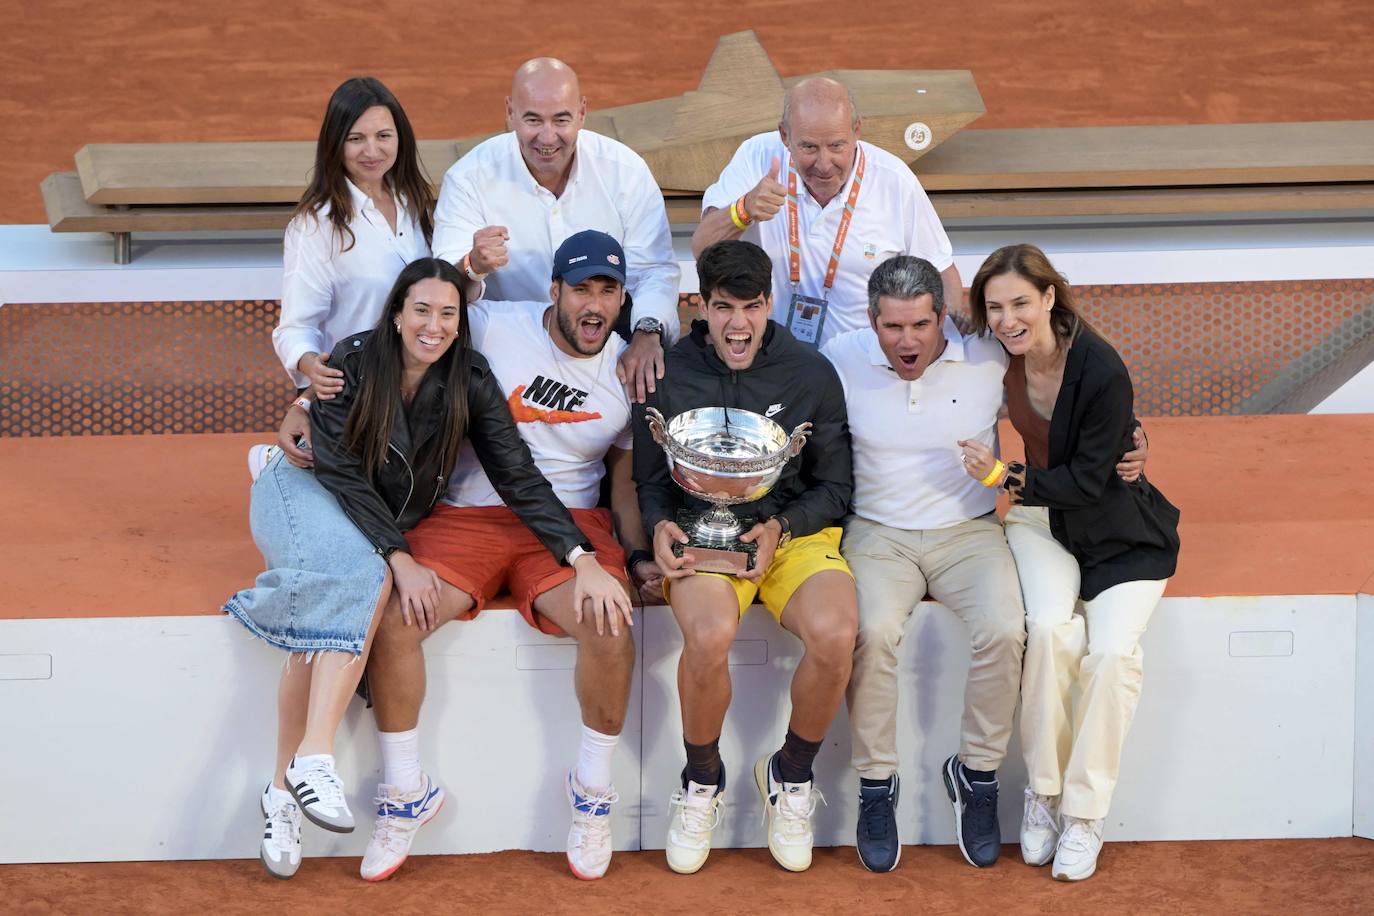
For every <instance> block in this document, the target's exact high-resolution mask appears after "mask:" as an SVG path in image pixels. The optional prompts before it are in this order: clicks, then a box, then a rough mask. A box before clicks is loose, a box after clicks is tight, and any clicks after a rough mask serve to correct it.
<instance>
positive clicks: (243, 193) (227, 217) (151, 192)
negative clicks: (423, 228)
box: [43, 121, 1374, 263]
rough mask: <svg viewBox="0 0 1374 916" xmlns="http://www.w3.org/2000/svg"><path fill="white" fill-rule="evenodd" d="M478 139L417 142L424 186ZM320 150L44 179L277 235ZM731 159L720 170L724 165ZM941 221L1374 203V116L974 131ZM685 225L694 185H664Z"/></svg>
mask: <svg viewBox="0 0 1374 916" xmlns="http://www.w3.org/2000/svg"><path fill="white" fill-rule="evenodd" d="M481 139H482V138H470V139H468V140H464V141H456V140H433V141H421V144H420V145H421V156H422V159H423V160H424V163H425V167H426V170H427V171H428V173H429V175H430V178H431V179H432V180H433V181H435V182H436V185H437V183H438V182H439V181H441V179H442V176H443V174H444V172H445V171H447V169H448V167H449V166H450V165H451V164H452V163H453V162H454V161H455V160H456V159H457V157H458V156H459V155H460V154H461V153H463V152H465V151H466V150H467V149H468V148H470V147H471V146H473V145H475V144H476V143H477V142H479V141H480V140H481ZM311 156H312V145H311V144H309V143H306V142H297V143H282V142H271V143H170V144H92V145H89V146H86V147H84V148H82V150H81V151H80V152H79V153H78V154H77V156H76V164H77V172H76V173H55V174H53V175H50V176H48V178H47V179H45V180H44V182H43V199H44V204H45V205H46V207H47V212H48V222H49V225H50V227H51V228H52V230H53V231H54V232H92V231H98V232H109V233H111V234H112V235H114V236H115V239H116V247H115V260H116V261H117V262H118V263H128V258H129V236H130V235H131V234H132V233H134V232H185V231H230V230H242V229H256V230H263V229H280V228H283V227H284V226H285V225H286V222H287V220H288V219H289V217H290V212H291V205H292V204H294V203H295V201H296V200H298V199H299V197H300V195H301V193H302V192H303V191H304V189H305V184H306V176H307V173H308V171H309V167H310V163H311ZM721 165H722V166H723V165H724V163H723V162H722V163H721ZM917 171H918V173H919V175H920V177H921V181H922V184H923V185H924V186H925V188H926V189H927V191H928V192H929V193H930V197H931V200H932V202H933V203H934V205H935V209H936V211H937V212H938V213H939V214H940V216H941V218H943V219H975V218H982V219H998V218H1024V217H1032V218H1034V217H1039V218H1056V217H1134V216H1147V215H1148V216H1160V215H1194V214H1202V213H1226V214H1240V213H1255V212H1294V211H1324V212H1350V211H1356V210H1368V209H1374V121H1327V122H1313V123H1295V124H1233V125H1181V126H1177V125H1176V126H1156V127H1091V128H1052V129H1020V130H965V131H962V132H960V133H958V134H956V135H955V136H953V137H951V138H950V139H949V140H947V141H945V142H944V143H943V144H942V145H941V146H939V147H938V148H937V149H935V150H933V151H932V152H931V153H929V154H928V155H926V156H924V157H923V158H922V159H920V160H919V162H918V168H917ZM666 195H667V196H666V198H665V199H666V202H667V205H668V219H669V222H671V223H674V224H679V225H691V224H693V223H695V222H696V221H697V219H698V218H699V214H700V207H701V200H700V196H699V194H697V193H696V192H680V191H672V190H669V191H667V192H666Z"/></svg>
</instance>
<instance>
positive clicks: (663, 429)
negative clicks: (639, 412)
mask: <svg viewBox="0 0 1374 916" xmlns="http://www.w3.org/2000/svg"><path fill="white" fill-rule="evenodd" d="M644 415H645V416H646V417H647V418H648V420H649V435H651V436H653V437H654V441H655V442H657V443H658V444H659V445H665V444H666V440H667V438H668V427H667V423H666V422H665V421H664V419H663V414H661V413H659V412H658V411H657V410H655V409H654V408H652V407H648V408H645V410H644Z"/></svg>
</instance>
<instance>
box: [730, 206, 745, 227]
mask: <svg viewBox="0 0 1374 916" xmlns="http://www.w3.org/2000/svg"><path fill="white" fill-rule="evenodd" d="M738 206H739V205H738V204H731V205H730V222H732V223H734V224H735V228H736V229H738V230H739V231H740V232H743V231H744V230H745V229H748V228H749V224H748V223H746V222H745V221H744V220H742V219H740V218H739V210H738V209H737V208H738Z"/></svg>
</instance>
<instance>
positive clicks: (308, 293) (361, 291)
mask: <svg viewBox="0 0 1374 916" xmlns="http://www.w3.org/2000/svg"><path fill="white" fill-rule="evenodd" d="M344 180H345V181H347V182H348V191H349V193H350V194H351V195H352V197H353V221H352V222H351V223H349V224H348V225H349V228H350V229H352V230H353V247H352V248H350V249H348V250H347V251H340V248H342V246H343V245H345V244H347V239H346V238H345V239H344V240H343V241H340V240H339V239H338V238H337V237H336V236H335V234H334V224H333V223H331V222H330V221H329V205H328V204H325V205H324V206H323V207H321V208H320V210H319V212H318V213H317V214H316V216H309V215H306V216H297V217H296V218H295V219H293V220H291V223H290V225H288V226H287V227H286V236H285V238H284V239H283V246H282V247H283V261H282V267H283V269H282V281H281V286H282V289H281V317H280V319H278V321H277V327H276V329H275V330H273V331H272V347H273V348H274V349H275V350H276V351H277V358H278V359H280V360H281V364H282V366H283V367H284V368H285V369H286V372H287V374H288V375H290V376H291V380H292V381H293V382H295V383H296V387H297V388H304V387H305V386H306V385H309V384H310V379H309V378H307V377H306V376H305V375H303V374H302V373H300V372H297V371H296V364H297V363H299V362H300V360H301V357H302V356H304V355H305V354H307V353H328V352H329V351H330V350H332V349H334V344H335V343H336V342H337V341H340V340H342V339H343V338H345V337H349V336H351V335H353V334H357V333H358V332H359V331H365V330H367V329H368V328H370V327H372V326H373V325H375V324H376V323H377V319H378V318H380V317H381V315H382V306H383V304H385V302H386V295H387V293H389V292H391V287H392V284H394V283H395V282H396V277H397V275H398V274H400V272H401V269H402V268H403V267H405V266H406V265H407V264H409V263H410V262H411V261H414V260H415V259H416V258H424V257H428V256H429V245H428V244H427V243H426V242H425V234H424V232H422V231H421V230H420V223H419V221H418V220H416V219H415V217H414V216H413V215H412V214H411V213H410V212H409V211H408V210H407V209H406V206H405V201H404V199H402V198H399V197H398V198H397V199H396V231H395V232H394V233H393V232H392V231H391V227H390V226H389V225H387V221H386V217H384V216H382V213H381V211H380V210H378V209H377V208H376V206H375V205H374V204H373V203H372V199H371V198H370V197H368V196H367V195H366V194H364V193H363V192H362V191H360V190H358V188H357V187H356V186H355V185H354V184H353V182H351V181H348V179H344Z"/></svg>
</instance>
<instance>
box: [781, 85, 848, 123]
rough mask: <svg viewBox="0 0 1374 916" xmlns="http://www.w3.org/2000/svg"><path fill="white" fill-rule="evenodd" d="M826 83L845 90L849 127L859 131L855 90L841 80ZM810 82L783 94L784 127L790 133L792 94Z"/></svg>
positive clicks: (793, 87)
mask: <svg viewBox="0 0 1374 916" xmlns="http://www.w3.org/2000/svg"><path fill="white" fill-rule="evenodd" d="M824 81H825V82H827V83H834V84H835V85H836V86H839V87H840V88H841V89H843V90H844V94H845V98H847V99H848V100H849V126H850V128H851V129H852V130H858V128H859V103H858V102H857V101H855V99H854V90H853V89H850V88H849V87H848V86H846V85H844V83H841V82H840V81H839V80H832V79H825V80H824ZM808 82H810V80H802V82H800V83H797V85H796V86H792V87H791V88H789V89H788V90H787V91H786V92H784V93H783V94H782V126H783V128H785V129H786V130H787V131H788V132H789V133H790V132H791V130H792V93H793V92H795V91H796V90H797V88H798V87H800V86H803V85H805V84H806V83H808Z"/></svg>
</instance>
